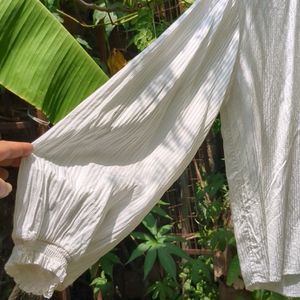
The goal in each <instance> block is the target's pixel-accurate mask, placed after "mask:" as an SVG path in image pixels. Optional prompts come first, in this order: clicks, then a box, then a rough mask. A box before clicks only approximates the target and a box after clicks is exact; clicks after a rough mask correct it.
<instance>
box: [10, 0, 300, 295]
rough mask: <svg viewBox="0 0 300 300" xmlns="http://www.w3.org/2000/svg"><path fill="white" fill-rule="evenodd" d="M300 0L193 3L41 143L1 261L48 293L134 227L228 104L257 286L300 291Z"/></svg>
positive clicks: (247, 253) (231, 155) (236, 213)
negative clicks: (9, 246) (9, 249)
mask: <svg viewBox="0 0 300 300" xmlns="http://www.w3.org/2000/svg"><path fill="white" fill-rule="evenodd" d="M299 14H300V6H299V2H298V0H285V1H282V0H251V1H248V0H239V1H238V0H236V1H235V0H202V1H197V2H196V3H195V4H194V5H193V6H192V7H191V8H190V9H189V10H188V11H187V12H186V13H185V14H184V15H183V16H182V17H181V18H179V19H178V20H177V21H176V22H175V23H174V24H173V25H172V26H170V28H169V29H168V30H167V31H166V32H165V33H164V34H163V35H162V36H161V37H160V38H159V39H158V40H157V41H155V42H154V43H153V44H152V45H151V46H150V47H149V48H147V49H146V50H145V51H144V52H143V53H141V54H140V55H139V56H137V57H136V58H135V59H133V60H132V61H131V62H130V63H129V64H128V65H127V66H126V67H125V68H124V69H123V70H121V71H120V72H119V73H118V74H116V75H115V76H114V77H113V78H112V79H110V80H109V81H108V82H107V83H106V84H105V85H104V86H102V87H101V88H100V89H99V90H97V91H96V92H95V93H93V94H92V95H91V96H90V97H88V98H87V99H86V100H85V101H84V102H83V103H81V104H80V105H79V106H78V107H77V108H76V109H75V110H74V111H72V112H71V113H70V114H69V115H68V116H67V117H66V118H65V119H63V120H62V121H61V122H59V123H58V124H57V125H56V126H54V127H53V128H52V129H51V130H49V131H48V132H47V133H46V134H44V135H43V136H42V137H40V138H39V139H38V140H36V141H35V142H34V152H33V154H32V155H31V156H30V157H28V158H27V159H25V160H24V161H23V162H22V165H21V168H20V174H19V180H18V190H17V201H16V209H15V219H14V231H13V239H14V241H15V248H14V250H13V253H12V255H11V257H10V259H9V261H8V262H7V264H6V271H7V272H8V273H9V274H10V275H12V276H13V277H14V279H15V281H16V282H17V283H18V284H19V285H20V287H21V288H22V289H24V290H25V291H28V292H32V293H34V294H43V295H44V296H45V297H50V296H51V295H52V293H53V291H54V290H55V289H63V288H65V287H67V286H68V285H69V284H71V283H72V282H73V281H74V280H75V279H76V278H77V277H78V276H79V275H80V274H81V273H82V272H83V271H84V270H86V269H87V268H88V267H89V266H90V265H91V264H93V263H94V262H96V261H97V260H98V259H99V257H101V256H102V255H103V254H105V253H106V252H107V251H109V250H110V249H111V248H112V247H114V246H115V245H116V244H117V243H118V242H120V241H121V240H122V239H123V238H124V237H125V236H126V235H128V234H129V233H130V232H131V231H132V230H133V229H134V228H135V227H136V226H137V225H138V224H139V223H140V222H141V220H142V219H143V217H144V216H145V215H146V214H147V213H148V212H149V210H150V209H151V208H152V207H153V205H154V204H155V203H156V202H157V200H159V198H160V197H161V196H162V195H163V193H164V192H165V191H166V190H167V188H168V187H169V186H170V185H171V184H172V183H173V182H174V181H175V180H176V179H177V178H178V177H179V175H180V174H181V172H182V171H183V170H184V168H185V167H186V166H187V165H188V163H189V162H190V160H191V159H192V157H193V155H194V154H195V152H196V151H197V149H198V148H199V146H200V145H201V143H202V141H203V139H204V138H205V135H206V134H207V132H208V130H209V128H210V126H211V125H212V123H213V121H214V119H215V117H216V115H217V114H218V113H219V112H221V118H222V134H223V137H224V148H225V160H226V168H227V175H228V180H229V187H230V199H231V206H232V214H233V222H234V226H235V234H236V239H237V247H238V253H239V258H240V262H241V269H242V274H243V277H244V280H245V284H246V287H247V288H248V289H250V290H253V289H256V288H263V289H268V290H272V291H276V292H279V293H282V294H285V295H287V296H300V256H299V253H300V222H299V220H300V202H299V192H300V160H299V157H300V153H299V152H300V137H299V132H300V118H299V115H300V102H299V95H300V85H299V82H300V81H299V79H300V78H299V76H300V72H299V71H300V34H299V32H300V21H299V20H300V15H299Z"/></svg>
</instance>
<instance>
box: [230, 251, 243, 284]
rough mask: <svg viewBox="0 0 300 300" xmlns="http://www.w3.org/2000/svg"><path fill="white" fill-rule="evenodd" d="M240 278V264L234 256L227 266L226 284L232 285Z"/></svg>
mask: <svg viewBox="0 0 300 300" xmlns="http://www.w3.org/2000/svg"><path fill="white" fill-rule="evenodd" d="M240 276H241V268H240V262H239V258H238V256H237V255H235V256H234V257H233V258H232V259H231V261H230V264H229V268H228V271H227V279H226V284H227V285H229V286H230V285H232V284H233V283H234V282H235V281H236V280H237V279H238V278H239V277H240Z"/></svg>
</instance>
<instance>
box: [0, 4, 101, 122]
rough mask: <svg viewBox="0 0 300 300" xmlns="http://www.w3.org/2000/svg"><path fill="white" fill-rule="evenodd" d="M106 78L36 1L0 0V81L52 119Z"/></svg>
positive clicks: (62, 115) (87, 94)
mask: <svg viewBox="0 0 300 300" xmlns="http://www.w3.org/2000/svg"><path fill="white" fill-rule="evenodd" d="M106 80H107V76H106V75H105V74H104V73H103V71H102V70H101V69H100V68H99V66H98V65H97V64H96V63H95V62H94V61H93V59H92V58H91V57H90V56H89V55H88V54H87V53H86V52H85V51H84V49H83V48H82V47H81V46H80V45H79V44H78V42H77V41H76V40H75V39H74V38H73V37H72V36H71V35H70V34H69V33H68V32H67V31H66V30H65V29H64V27H63V26H62V25H61V24H60V23H59V22H58V21H57V19H56V18H55V17H54V16H53V15H52V14H51V13H50V12H49V11H48V10H47V9H46V8H45V7H44V5H43V4H42V3H41V2H40V1H38V0H5V1H0V84H1V85H3V86H4V87H6V88H7V89H9V90H10V91H12V92H13V93H15V94H16V95H18V96H19V97H21V98H22V99H24V100H25V101H27V102H29V103H30V104H32V105H34V106H35V107H37V108H38V109H41V110H42V111H43V112H44V113H45V114H46V115H47V117H48V118H49V120H50V121H51V122H54V123H55V122H57V121H58V120H60V119H61V118H63V117H64V116H65V115H66V114H67V113H68V112H70V111H71V110H72V109H73V108H74V107H76V106H77V105H78V104H79V103H80V102H81V101H82V100H83V99H85V98H86V97H87V96H89V95H90V94H91V93H92V92H93V91H95V90H96V89H97V88H98V87H99V86H101V85H102V84H103V83H104V82H105V81H106Z"/></svg>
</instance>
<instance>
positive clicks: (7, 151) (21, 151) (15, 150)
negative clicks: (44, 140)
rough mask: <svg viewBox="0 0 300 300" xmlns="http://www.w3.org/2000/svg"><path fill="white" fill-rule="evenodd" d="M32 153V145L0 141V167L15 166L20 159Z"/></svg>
mask: <svg viewBox="0 0 300 300" xmlns="http://www.w3.org/2000/svg"><path fill="white" fill-rule="evenodd" d="M31 152H32V145H31V144H30V143H23V142H9V141H0V165H2V166H8V165H13V166H17V165H18V164H19V163H20V158H21V157H24V156H27V155H29V154H30V153H31Z"/></svg>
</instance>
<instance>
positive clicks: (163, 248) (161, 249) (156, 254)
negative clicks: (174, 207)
mask: <svg viewBox="0 0 300 300" xmlns="http://www.w3.org/2000/svg"><path fill="white" fill-rule="evenodd" d="M154 211H155V210H154ZM156 211H159V213H160V214H162V215H165V217H166V218H169V216H168V215H167V214H166V213H163V210H162V209H161V208H160V210H157V209H156ZM142 224H143V226H144V228H145V231H147V233H144V232H141V231H134V232H132V233H131V237H132V238H133V239H134V240H138V241H139V244H138V246H137V247H136V248H135V249H134V251H133V252H132V254H131V255H130V257H129V259H128V262H127V263H130V262H131V261H133V260H135V259H136V258H138V257H140V256H142V255H144V256H145V262H144V278H146V277H147V276H148V275H149V273H150V272H151V270H152V268H153V266H154V264H155V262H156V261H158V262H159V263H160V265H161V266H162V268H163V269H164V270H165V272H166V273H167V274H168V275H169V276H171V277H172V278H173V279H174V280H175V279H176V274H177V269H176V262H175V260H174V257H173V256H177V257H179V258H183V259H186V260H189V259H190V257H189V256H188V255H187V254H186V253H185V252H184V251H183V250H182V249H181V248H180V247H178V246H177V245H176V244H174V242H176V241H182V239H181V238H178V237H176V236H174V235H170V231H171V229H172V227H173V224H165V225H163V226H161V227H158V226H157V219H156V218H155V217H154V215H153V212H152V213H149V214H148V215H147V216H146V217H145V218H144V220H143V222H142Z"/></svg>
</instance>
